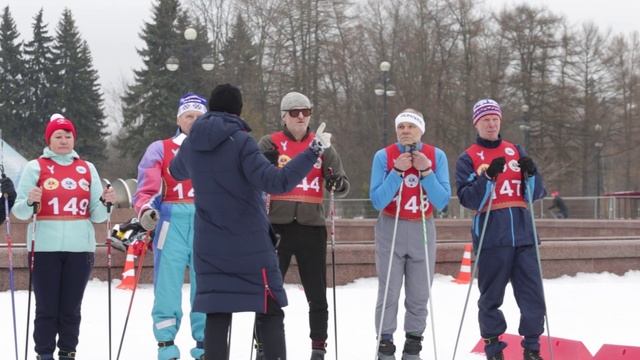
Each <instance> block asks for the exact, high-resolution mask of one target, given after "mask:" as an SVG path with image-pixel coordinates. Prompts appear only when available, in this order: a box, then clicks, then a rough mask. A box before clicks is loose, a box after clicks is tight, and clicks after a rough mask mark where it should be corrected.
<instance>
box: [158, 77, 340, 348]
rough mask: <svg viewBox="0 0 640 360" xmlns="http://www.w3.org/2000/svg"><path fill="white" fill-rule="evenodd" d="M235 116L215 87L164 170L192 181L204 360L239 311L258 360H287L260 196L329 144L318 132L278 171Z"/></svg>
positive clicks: (232, 100)
mask: <svg viewBox="0 0 640 360" xmlns="http://www.w3.org/2000/svg"><path fill="white" fill-rule="evenodd" d="M241 112H242V95H241V93H240V90H239V89H238V88H237V87H235V86H233V85H230V84H224V85H219V86H217V87H216V88H215V89H214V90H213V91H212V93H211V98H210V99H209V112H207V113H206V114H204V115H202V116H201V117H200V118H198V119H197V120H196V121H195V123H194V124H193V127H192V129H191V133H190V134H189V136H188V137H187V138H186V139H185V141H184V142H183V144H182V147H181V148H180V151H179V152H178V154H177V155H176V157H175V159H174V160H173V162H172V163H171V166H170V171H171V174H172V176H173V177H175V178H176V179H177V180H185V179H191V181H192V184H193V188H194V192H195V194H196V196H195V206H196V216H195V238H194V266H195V271H196V282H197V284H198V286H197V290H196V296H195V301H194V304H193V309H194V310H195V311H198V312H203V313H206V314H207V321H206V327H205V344H204V349H205V355H206V358H207V360H218V359H220V360H223V359H227V353H228V351H229V349H228V348H227V334H228V331H229V326H230V323H231V315H232V313H234V312H246V311H251V312H255V313H256V331H257V332H258V333H259V334H261V335H262V339H263V341H264V343H263V344H264V355H265V360H286V346H285V337H284V323H283V319H284V312H283V311H282V307H284V306H286V305H287V297H286V294H285V291H284V288H283V279H282V275H281V274H280V270H279V268H278V258H277V256H276V251H275V250H276V249H275V234H274V233H273V231H272V230H271V225H270V223H269V219H268V218H267V214H266V209H265V204H264V201H263V198H262V194H263V192H268V193H284V192H287V191H290V190H291V189H292V188H293V187H294V186H296V185H297V184H299V183H300V181H301V180H302V178H303V177H305V175H306V174H307V173H308V172H309V171H310V170H311V167H312V166H313V165H314V164H315V163H316V162H317V161H318V157H319V156H320V155H321V154H322V151H324V149H326V148H328V147H329V146H330V145H331V140H330V139H331V134H328V133H324V132H323V128H324V125H321V126H320V127H321V128H319V129H318V131H317V132H316V138H315V140H314V141H313V142H312V143H311V144H310V146H309V149H307V150H305V151H304V152H302V153H300V154H299V155H298V156H296V157H295V158H294V159H292V160H291V161H290V162H288V163H287V165H286V166H285V167H283V168H281V169H278V168H277V167H275V166H273V165H272V164H271V162H270V161H269V160H267V159H266V158H265V157H264V155H263V154H262V153H261V152H260V149H259V148H258V145H257V143H256V141H255V140H254V139H253V138H252V137H251V136H250V135H249V132H250V131H251V129H250V128H249V126H248V125H247V123H246V122H245V121H244V120H243V119H242V118H241V117H240V114H241Z"/></svg>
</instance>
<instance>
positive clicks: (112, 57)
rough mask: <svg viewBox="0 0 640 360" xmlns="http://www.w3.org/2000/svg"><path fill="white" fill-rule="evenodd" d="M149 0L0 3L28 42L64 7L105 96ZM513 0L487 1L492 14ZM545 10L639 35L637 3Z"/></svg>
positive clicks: (543, 0) (127, 64)
mask: <svg viewBox="0 0 640 360" xmlns="http://www.w3.org/2000/svg"><path fill="white" fill-rule="evenodd" d="M153 2H154V1H153V0H103V1H94V0H8V1H7V0H0V5H2V8H4V7H5V6H6V5H9V8H10V10H11V14H12V15H13V18H14V19H15V21H16V23H17V25H18V31H19V32H20V34H21V36H22V39H26V40H29V39H30V38H31V32H32V31H31V24H32V23H33V17H34V16H35V14H36V13H37V12H38V10H39V9H40V8H44V15H45V20H46V22H47V23H48V24H49V30H50V31H51V33H53V31H54V30H55V27H56V25H57V22H58V20H59V19H60V14H61V13H62V10H63V9H64V7H65V6H66V7H68V8H69V9H71V11H72V13H73V16H74V18H75V20H76V22H77V26H78V27H79V29H80V32H81V34H82V37H83V38H84V39H85V40H87V42H88V43H89V47H90V49H91V53H92V55H93V62H94V66H95V68H96V69H97V70H98V72H99V74H100V81H101V83H102V85H103V87H104V90H105V92H108V91H109V89H113V88H120V87H121V86H120V85H121V84H122V82H123V81H130V80H131V77H132V69H134V68H139V67H140V65H141V61H140V59H139V57H138V54H137V53H136V48H140V47H141V46H142V41H141V40H140V37H139V33H140V31H141V29H142V26H143V22H144V21H149V20H150V18H151V6H152V4H153ZM521 2H522V1H521V0H520V1H515V0H485V4H486V5H487V6H489V7H492V8H494V9H498V8H501V7H502V6H504V5H505V4H515V3H521ZM527 3H530V4H535V5H545V6H547V7H548V8H549V9H551V10H552V11H553V12H555V13H558V14H562V15H565V17H567V18H568V19H569V21H570V23H572V24H576V23H580V22H583V21H586V20H593V21H594V22H595V23H596V24H597V25H599V26H600V27H601V28H602V29H607V28H609V27H610V28H611V29H612V30H613V31H614V32H624V33H630V32H632V31H637V30H640V22H639V21H638V20H637V17H638V14H640V1H637V0H527Z"/></svg>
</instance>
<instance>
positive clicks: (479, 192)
mask: <svg viewBox="0 0 640 360" xmlns="http://www.w3.org/2000/svg"><path fill="white" fill-rule="evenodd" d="M501 142H502V139H499V140H497V141H489V140H484V139H482V138H480V137H478V138H477V139H476V143H477V144H478V145H480V146H483V147H486V148H496V147H498V146H500V143H501ZM516 148H517V149H518V152H519V154H520V157H522V156H525V155H526V153H525V151H524V149H522V147H520V146H519V145H516ZM490 160H492V159H488V161H489V162H490ZM456 184H457V186H458V199H460V204H461V205H462V206H464V207H465V208H467V209H470V210H478V209H482V208H483V207H484V206H485V204H486V203H487V202H488V199H489V194H490V190H491V187H492V186H493V184H494V182H493V181H490V180H489V179H487V177H486V176H478V175H477V174H476V171H475V169H474V168H473V161H472V160H471V158H470V157H469V155H468V154H467V153H466V152H463V153H462V154H461V155H460V157H459V158H458V161H457V163H456ZM496 191H500V189H496ZM529 193H531V194H532V195H533V197H532V201H535V200H537V199H540V198H543V197H544V196H545V194H546V190H545V188H544V184H543V181H542V176H541V175H540V174H539V173H538V174H536V175H535V176H532V177H530V178H529V179H528V180H527V182H526V186H524V190H523V194H522V197H523V199H524V200H525V201H528V196H529ZM485 215H486V213H476V215H475V216H474V217H473V223H472V228H471V236H472V239H473V248H474V251H475V252H476V253H477V252H478V245H479V241H480V235H481V233H482V226H483V225H484V218H485ZM489 216H490V217H489V221H488V224H487V230H486V231H485V238H484V240H483V243H482V247H483V249H488V248H495V247H503V246H512V247H518V246H526V245H532V244H534V236H533V223H532V222H531V214H530V213H529V209H528V208H521V207H510V208H504V209H495V210H491V214H490V215H489Z"/></svg>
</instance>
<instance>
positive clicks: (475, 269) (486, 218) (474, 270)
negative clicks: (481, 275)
mask: <svg viewBox="0 0 640 360" xmlns="http://www.w3.org/2000/svg"><path fill="white" fill-rule="evenodd" d="M495 188H496V182H495V179H494V181H493V183H492V184H491V188H490V190H489V204H488V205H487V211H486V213H485V215H484V224H483V225H482V232H481V233H480V241H479V242H478V254H477V255H476V261H474V262H473V268H472V270H471V280H470V281H469V287H468V288H467V297H466V298H465V299H464V308H463V309H462V317H461V318H460V326H459V327H458V336H456V344H455V347H454V348H453V358H452V360H455V359H456V351H457V350H458V342H459V341H460V333H461V332H462V324H463V322H464V315H465V314H466V312H467V305H468V304H469V295H470V294H471V287H472V286H473V279H475V278H476V273H477V272H478V263H479V262H480V254H481V253H482V243H483V242H484V234H485V233H486V230H487V224H488V222H489V215H490V214H491V205H492V204H493V192H494V190H495ZM480 214H481V213H478V216H480Z"/></svg>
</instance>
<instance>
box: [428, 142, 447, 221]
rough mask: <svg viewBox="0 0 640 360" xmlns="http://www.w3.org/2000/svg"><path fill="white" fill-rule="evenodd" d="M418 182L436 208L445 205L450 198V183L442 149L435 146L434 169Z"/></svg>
mask: <svg viewBox="0 0 640 360" xmlns="http://www.w3.org/2000/svg"><path fill="white" fill-rule="evenodd" d="M420 184H421V185H422V188H423V189H425V191H426V192H427V196H428V197H429V201H430V202H431V203H432V204H433V206H435V207H436V209H438V210H442V209H443V208H444V207H445V206H447V204H448V203H449V199H450V198H451V184H450V182H449V162H448V161H447V155H446V154H445V153H444V151H442V150H440V149H438V148H436V170H435V172H433V173H431V174H429V175H427V176H425V177H424V178H423V179H422V180H421V181H420Z"/></svg>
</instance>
